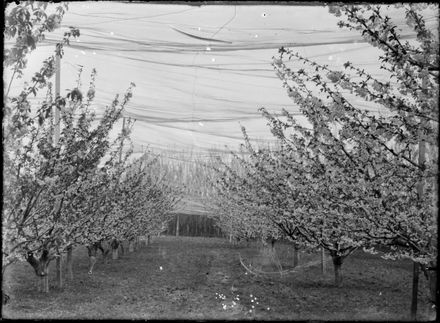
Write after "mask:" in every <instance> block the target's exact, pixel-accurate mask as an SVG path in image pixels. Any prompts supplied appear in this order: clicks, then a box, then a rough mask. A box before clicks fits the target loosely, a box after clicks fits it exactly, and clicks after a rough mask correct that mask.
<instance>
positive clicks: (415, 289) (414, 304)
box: [411, 262, 420, 321]
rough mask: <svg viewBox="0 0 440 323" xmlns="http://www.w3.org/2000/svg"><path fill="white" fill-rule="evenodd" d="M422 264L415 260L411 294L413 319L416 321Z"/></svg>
mask: <svg viewBox="0 0 440 323" xmlns="http://www.w3.org/2000/svg"><path fill="white" fill-rule="evenodd" d="M419 269H420V265H419V264H418V263H417V262H413V281H412V295H411V320H413V321H415V320H416V318H417V301H418V297H417V294H418V292H419V273H420V270H419Z"/></svg>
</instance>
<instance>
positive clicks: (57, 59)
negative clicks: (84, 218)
mask: <svg viewBox="0 0 440 323" xmlns="http://www.w3.org/2000/svg"><path fill="white" fill-rule="evenodd" d="M60 62H61V59H60V56H59V55H56V57H55V64H56V66H55V100H57V98H58V97H59V96H60V78H61V64H60ZM53 123H54V131H53V145H54V146H55V147H56V146H57V145H58V141H59V140H60V107H58V106H57V105H56V104H55V105H54V107H53ZM56 271H57V285H58V287H59V288H62V287H63V274H62V255H61V254H60V255H59V257H57V259H56Z"/></svg>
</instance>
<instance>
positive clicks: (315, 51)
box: [5, 2, 438, 154]
mask: <svg viewBox="0 0 440 323" xmlns="http://www.w3.org/2000/svg"><path fill="white" fill-rule="evenodd" d="M390 10H391V11H390V12H391V14H390V16H391V17H392V18H393V21H394V22H395V23H396V24H397V26H398V28H399V29H400V30H399V32H400V34H401V35H402V36H403V38H404V39H408V40H411V39H413V38H414V35H412V34H411V33H409V27H408V26H406V25H405V23H404V16H403V14H402V10H400V11H399V10H397V9H394V8H390ZM426 17H427V20H426V21H427V24H428V26H430V27H433V26H434V27H433V29H435V28H438V20H437V15H436V13H435V12H428V13H427V15H426ZM339 20H340V19H339V18H337V17H335V16H333V15H331V14H330V13H329V12H328V8H326V7H324V6H319V5H314V6H291V5H289V6H276V5H252V6H250V5H232V4H231V5H221V6H215V5H209V6H201V7H197V6H189V5H176V4H149V3H120V2H73V3H70V5H69V10H68V11H67V13H66V15H65V17H64V19H63V22H62V25H61V28H59V29H58V30H56V31H55V32H54V33H51V34H48V35H47V40H46V41H45V42H43V43H41V44H40V46H39V47H38V48H37V50H36V51H35V52H33V53H32V54H31V55H30V56H29V65H28V69H27V71H26V73H25V77H24V78H23V79H22V80H16V81H14V83H13V84H12V87H11V92H12V93H14V92H15V93H17V92H18V91H19V90H20V89H21V88H22V87H23V81H26V80H27V81H29V80H30V77H31V74H32V73H34V72H36V71H37V70H38V69H39V67H40V66H41V62H42V61H43V59H45V58H46V57H48V56H50V55H51V54H52V53H53V51H54V46H55V43H56V42H57V41H59V40H60V39H61V38H62V34H63V33H64V32H65V31H66V30H67V29H68V26H75V27H78V28H79V29H80V31H81V36H80V37H79V39H78V41H72V42H71V45H70V46H67V47H66V48H65V56H64V57H63V59H62V61H61V92H62V94H63V95H65V94H66V93H67V91H66V90H67V89H72V88H74V87H76V79H77V75H78V70H79V68H80V66H82V68H83V72H82V87H83V89H85V90H86V89H87V86H88V83H89V81H90V73H91V71H92V69H93V68H96V70H97V73H98V74H97V79H96V94H97V96H96V99H95V104H94V107H95V109H96V111H97V113H98V114H99V112H100V111H103V109H104V107H105V106H106V105H109V104H110V103H111V101H112V100H113V98H114V96H115V94H117V93H119V94H120V95H123V93H124V92H125V90H126V89H127V88H128V86H129V84H130V82H134V83H135V84H136V89H135V91H134V96H133V98H132V100H131V102H130V103H129V105H128V106H127V109H126V110H125V111H124V116H125V117H129V118H132V119H136V122H135V125H134V129H133V133H132V141H133V144H134V149H135V152H141V151H142V150H143V149H145V148H146V147H147V146H149V147H151V148H153V149H155V150H158V151H161V150H163V151H169V150H186V151H193V152H194V153H196V154H197V153H199V154H207V152H208V151H210V150H211V151H217V150H219V151H228V150H236V149H237V147H238V144H239V143H241V142H242V139H243V136H242V133H241V130H240V125H243V126H245V127H246V129H247V131H248V134H249V136H250V137H251V138H253V139H255V140H256V141H258V142H261V143H263V144H266V143H270V142H271V141H273V140H274V138H273V136H272V135H271V133H270V131H269V128H268V127H267V126H266V121H265V120H264V119H263V118H262V116H261V114H260V113H259V112H258V108H260V107H265V108H267V109H268V110H269V111H271V112H280V111H281V109H282V108H286V109H287V110H289V111H294V112H297V113H298V115H299V110H298V108H297V107H295V105H294V104H293V102H292V101H291V99H290V98H289V97H288V96H287V94H286V91H285V89H283V87H282V83H281V81H280V80H279V79H278V77H277V76H276V74H275V72H274V70H273V68H272V66H271V62H272V57H273V56H275V55H277V52H278V49H279V48H280V47H281V46H284V47H293V48H295V49H296V50H297V51H298V52H299V53H301V54H302V55H303V56H305V57H308V58H309V59H313V60H316V61H318V62H321V63H325V64H328V65H329V67H330V68H335V69H342V65H343V64H344V63H345V62H347V61H351V62H353V63H354V64H355V65H357V66H359V67H361V68H365V69H366V70H368V71H370V72H371V73H372V74H373V75H375V76H379V77H380V76H381V73H382V72H381V70H380V69H379V63H378V60H377V58H378V55H379V52H378V51H377V49H376V48H374V47H372V46H371V45H369V44H367V43H365V42H364V41H363V39H362V37H361V36H360V35H359V34H358V33H357V32H354V31H353V32H351V31H348V30H345V29H340V28H339V27H338V26H337V22H338V21H339ZM7 45H8V43H7V42H6V46H7ZM5 72H6V77H5V80H8V78H7V76H8V75H7V74H8V73H7V71H5ZM37 99H38V98H37ZM359 104H362V105H363V107H364V108H366V109H370V110H374V109H376V107H374V106H370V105H368V103H367V104H366V103H365V102H359ZM379 112H380V111H379ZM299 117H300V116H299ZM118 127H122V122H121V123H120V124H119V125H118ZM225 146H227V147H225Z"/></svg>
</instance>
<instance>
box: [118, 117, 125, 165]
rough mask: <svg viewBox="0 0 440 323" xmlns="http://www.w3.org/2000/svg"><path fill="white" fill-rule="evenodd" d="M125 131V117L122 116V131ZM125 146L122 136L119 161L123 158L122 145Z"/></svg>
mask: <svg viewBox="0 0 440 323" xmlns="http://www.w3.org/2000/svg"><path fill="white" fill-rule="evenodd" d="M124 131H125V117H123V118H122V133H124ZM123 146H124V138H122V142H121V149H120V150H119V162H121V160H122V147H123Z"/></svg>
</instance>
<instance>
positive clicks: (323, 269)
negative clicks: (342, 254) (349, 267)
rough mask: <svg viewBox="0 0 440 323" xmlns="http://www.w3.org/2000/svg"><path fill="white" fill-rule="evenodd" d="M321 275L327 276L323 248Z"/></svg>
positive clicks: (322, 249)
mask: <svg viewBox="0 0 440 323" xmlns="http://www.w3.org/2000/svg"><path fill="white" fill-rule="evenodd" d="M321 274H323V275H325V249H324V248H323V247H321Z"/></svg>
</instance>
